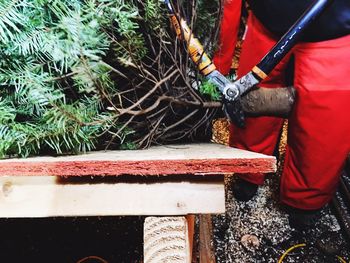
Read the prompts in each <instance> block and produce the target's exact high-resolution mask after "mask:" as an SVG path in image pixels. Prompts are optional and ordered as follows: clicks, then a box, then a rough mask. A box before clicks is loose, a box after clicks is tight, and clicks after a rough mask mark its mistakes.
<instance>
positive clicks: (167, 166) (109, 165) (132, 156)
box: [0, 143, 276, 177]
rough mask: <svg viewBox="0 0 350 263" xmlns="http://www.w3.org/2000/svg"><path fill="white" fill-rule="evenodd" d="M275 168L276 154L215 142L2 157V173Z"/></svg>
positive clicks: (110, 173) (211, 171)
mask: <svg viewBox="0 0 350 263" xmlns="http://www.w3.org/2000/svg"><path fill="white" fill-rule="evenodd" d="M274 171H276V159H275V158H274V157H271V156H266V155H263V154H258V153H253V152H249V151H244V150H239V149H235V148H231V147H228V146H224V145H219V144H214V143H207V144H189V145H177V146H171V147H169V146H167V147H166V146H158V147H152V148H150V149H147V150H136V151H108V152H91V153H88V154H84V155H78V156H64V157H34V158H27V159H8V160H1V161H0V175H1V176H48V175H53V176H63V177H68V176H117V175H123V174H128V175H149V176H151V175H152V176H154V175H174V174H191V175H205V174H230V173H231V174H232V173H257V172H261V173H268V172H274Z"/></svg>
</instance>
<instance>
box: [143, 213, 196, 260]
mask: <svg viewBox="0 0 350 263" xmlns="http://www.w3.org/2000/svg"><path fill="white" fill-rule="evenodd" d="M188 237H189V234H188V223H187V220H186V218H185V217H148V218H146V220H145V224H144V262H145V263H159V262H171V263H190V262H191V253H190V249H191V248H190V242H189V239H188Z"/></svg>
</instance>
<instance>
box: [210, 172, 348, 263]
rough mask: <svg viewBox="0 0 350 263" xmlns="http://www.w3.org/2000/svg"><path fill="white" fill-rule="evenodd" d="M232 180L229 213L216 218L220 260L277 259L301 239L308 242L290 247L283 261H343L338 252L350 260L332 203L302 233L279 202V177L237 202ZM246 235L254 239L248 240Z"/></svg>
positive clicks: (346, 243)
mask: <svg viewBox="0 0 350 263" xmlns="http://www.w3.org/2000/svg"><path fill="white" fill-rule="evenodd" d="M232 183H234V179H232V178H229V179H228V180H227V191H226V193H227V196H226V200H227V202H226V214H225V215H220V216H215V217H214V219H213V221H214V225H215V228H214V237H215V238H214V242H215V247H216V257H217V262H220V263H221V262H225V263H231V262H245V263H248V262H274V263H275V262H278V260H279V258H280V257H281V256H282V255H283V253H284V252H285V251H286V250H287V249H288V248H290V247H292V246H294V245H297V244H301V243H305V244H306V246H305V247H300V248H296V249H295V250H293V251H291V252H290V253H289V254H288V255H287V256H286V257H285V259H284V260H283V262H286V263H287V262H303V263H309V262H310V263H311V262H315V263H316V262H317V263H323V262H324V263H331V262H342V261H341V260H340V259H339V258H338V257H337V256H341V257H342V258H343V259H345V260H346V262H349V260H350V243H349V242H348V240H346V238H345V237H344V236H343V233H342V231H341V229H340V226H339V224H338V222H337V219H336V217H335V216H334V215H333V213H332V211H331V209H330V208H329V207H326V208H325V209H323V211H322V217H321V220H320V221H319V222H318V223H317V224H316V225H315V226H314V227H313V228H312V229H310V230H308V231H307V232H304V233H299V232H297V231H295V230H294V229H291V228H290V226H289V224H288V217H287V214H286V213H285V212H284V211H283V209H282V208H281V205H280V204H279V202H278V179H277V178H275V177H270V178H269V179H267V180H266V183H265V185H264V186H263V187H260V188H259V190H258V194H257V196H256V197H254V198H253V199H252V200H250V201H249V202H238V201H236V200H235V199H234V198H233V197H232V192H231V191H230V185H231V184H232ZM247 236H248V237H250V238H251V239H252V240H253V241H254V242H247V241H246V239H247ZM257 241H258V242H257ZM257 244H258V245H257ZM334 249H337V250H338V251H333V250H334ZM326 252H327V253H330V252H333V254H331V255H327V254H326Z"/></svg>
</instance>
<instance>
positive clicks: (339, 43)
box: [281, 36, 350, 209]
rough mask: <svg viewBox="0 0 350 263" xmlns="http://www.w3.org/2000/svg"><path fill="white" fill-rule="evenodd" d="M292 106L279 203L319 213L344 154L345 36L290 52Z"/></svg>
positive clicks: (349, 47)
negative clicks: (292, 61)
mask: <svg viewBox="0 0 350 263" xmlns="http://www.w3.org/2000/svg"><path fill="white" fill-rule="evenodd" d="M294 54H295V79H294V82H295V83H294V84H295V87H296V89H297V100H296V104H295V106H294V111H293V113H292V116H291V117H290V120H289V131H288V147H287V152H286V159H285V165H284V171H283V174H282V178H281V201H282V202H283V203H286V204H288V205H291V206H293V207H297V208H300V209H319V208H321V207H322V206H324V205H325V204H326V203H328V202H329V201H330V199H331V198H332V195H333V193H334V192H335V190H336V186H337V183H338V181H339V176H340V171H341V169H342V166H343V164H344V162H345V159H346V156H347V154H348V153H349V152H350V117H349V112H350V77H349V76H350V65H349V61H350V36H346V37H342V38H338V39H335V40H330V41H323V42H318V43H305V44H303V43H301V44H299V45H298V46H297V47H296V48H295V49H294Z"/></svg>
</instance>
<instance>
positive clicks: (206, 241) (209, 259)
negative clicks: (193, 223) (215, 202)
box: [199, 215, 216, 263]
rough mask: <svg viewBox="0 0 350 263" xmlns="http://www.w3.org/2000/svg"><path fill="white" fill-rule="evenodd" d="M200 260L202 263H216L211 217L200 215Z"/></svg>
mask: <svg viewBox="0 0 350 263" xmlns="http://www.w3.org/2000/svg"><path fill="white" fill-rule="evenodd" d="M199 259H200V262H201V263H215V262H216V258H215V253H214V244H213V225H212V219H211V215H199Z"/></svg>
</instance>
